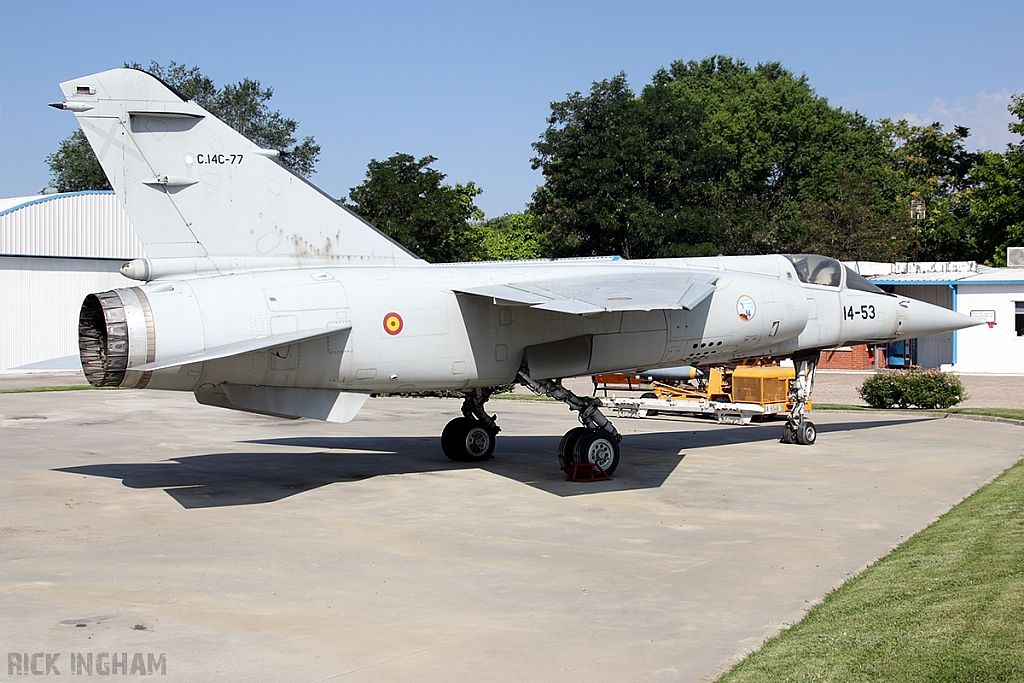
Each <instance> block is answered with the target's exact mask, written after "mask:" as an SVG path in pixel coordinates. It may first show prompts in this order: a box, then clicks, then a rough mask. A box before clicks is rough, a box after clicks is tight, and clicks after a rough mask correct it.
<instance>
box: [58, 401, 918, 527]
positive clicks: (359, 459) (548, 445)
mask: <svg viewBox="0 0 1024 683" xmlns="http://www.w3.org/2000/svg"><path fill="white" fill-rule="evenodd" d="M922 419H928V418H917V419H902V420H878V421H858V422H841V423H831V424H821V425H818V432H819V434H829V433H835V432H842V431H853V430H863V429H872V428H874V427H881V426H894V425H899V424H907V423H912V422H919V421H921V420H922ZM675 424H679V423H675ZM781 429H782V426H781V423H773V424H764V425H748V426H745V427H734V426H724V425H723V426H722V427H721V428H719V429H697V430H695V431H686V430H680V431H675V430H673V431H666V432H653V433H647V434H630V435H629V436H628V438H627V439H626V440H625V441H624V444H625V446H624V448H623V453H622V461H621V464H620V465H619V470H618V472H617V473H616V475H615V477H614V478H613V479H612V480H611V481H604V482H588V483H579V482H567V481H565V476H564V474H563V473H562V472H561V471H560V470H559V469H558V466H557V461H556V458H555V453H556V451H557V449H558V443H559V441H560V439H561V437H558V436H504V437H501V436H499V437H498V447H497V449H496V453H495V458H494V459H492V460H488V461H486V462H483V463H455V462H451V461H450V460H448V459H447V458H445V456H444V455H443V454H442V453H441V449H440V445H439V444H438V439H437V438H427V437H344V436H341V437H286V438H275V439H257V440H253V441H246V442H244V443H250V444H261V445H267V446H275V447H278V448H280V447H286V448H287V447H291V448H303V449H309V448H314V449H322V450H319V451H318V452H315V453H309V452H304V453H294V452H292V453H290V452H287V451H284V452H282V451H281V450H278V448H275V450H273V451H252V452H228V453H210V454H206V455H191V456H184V457H180V458H173V459H171V460H165V461H162V462H144V463H110V464H95V465H82V466H76V467H61V468H56V471H59V472H70V473H74V474H83V475H88V476H96V477H108V478H112V479H120V480H121V482H122V483H123V484H124V485H125V486H127V487H129V488H134V489H157V488H159V489H164V490H165V491H166V492H167V494H168V495H170V496H171V497H172V498H174V499H175V500H176V501H177V502H178V503H179V504H180V505H181V506H182V507H184V508H189V509H191V508H210V507H224V506H231V505H254V504H258V503H269V502H273V501H277V500H281V499H284V498H288V497H289V496H294V495H296V494H298V493H303V492H305V491H311V490H313V489H316V488H319V487H321V486H327V485H328V484H336V483H344V482H354V481H362V480H365V479H370V478H373V477H379V476H384V475H388V474H414V473H419V472H439V471H450V470H461V469H479V470H485V471H487V472H491V473H493V474H496V475H499V476H502V477H506V478H508V479H511V480H514V481H518V482H521V483H523V484H526V485H528V486H532V487H534V488H536V489H540V490H542V491H546V492H548V493H551V494H553V495H557V496H576V495H585V494H588V493H602V492H608V491H626V490H633V489H645V488H657V487H659V486H661V485H662V484H663V483H664V482H665V480H666V479H667V478H668V476H669V475H670V474H671V473H672V471H673V470H674V469H675V468H676V466H677V465H678V464H679V463H680V462H681V461H682V460H683V458H684V457H685V454H684V453H682V450H683V449H685V450H686V451H693V450H696V449H701V448H709V447H713V446H729V445H739V444H746V443H754V442H759V441H775V440H777V439H778V438H779V436H780V433H781ZM787 448H799V446H787ZM339 451H344V452H339Z"/></svg>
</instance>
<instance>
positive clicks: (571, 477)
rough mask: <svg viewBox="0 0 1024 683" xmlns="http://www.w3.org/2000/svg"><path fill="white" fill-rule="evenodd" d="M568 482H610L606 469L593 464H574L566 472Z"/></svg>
mask: <svg viewBox="0 0 1024 683" xmlns="http://www.w3.org/2000/svg"><path fill="white" fill-rule="evenodd" d="M565 475H566V476H565V480H566V481H610V480H611V477H610V476H608V473H607V472H605V471H604V469H603V468H602V467H601V466H600V465H597V464H595V463H592V462H574V463H572V464H571V465H569V469H568V470H566V472H565Z"/></svg>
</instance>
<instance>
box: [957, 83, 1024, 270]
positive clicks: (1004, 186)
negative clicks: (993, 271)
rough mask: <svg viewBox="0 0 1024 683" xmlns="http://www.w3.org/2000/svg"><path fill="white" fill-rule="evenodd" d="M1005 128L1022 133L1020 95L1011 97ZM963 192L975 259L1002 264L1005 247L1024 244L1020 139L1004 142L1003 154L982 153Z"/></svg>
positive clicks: (1023, 153)
mask: <svg viewBox="0 0 1024 683" xmlns="http://www.w3.org/2000/svg"><path fill="white" fill-rule="evenodd" d="M1009 110H1010V113H1012V114H1013V115H1014V116H1015V117H1016V118H1017V120H1016V122H1013V123H1010V125H1009V129H1010V131H1011V132H1013V133H1016V134H1017V135H1024V95H1017V96H1015V97H1014V98H1013V100H1012V102H1011V104H1010V106H1009ZM973 176H974V183H975V184H974V187H973V188H971V189H970V190H968V191H967V193H966V195H967V197H966V202H967V204H969V206H970V223H971V225H972V226H973V228H974V230H975V234H976V240H977V244H978V253H979V258H978V260H985V261H988V262H989V263H990V264H992V265H995V266H1005V265H1006V248H1007V247H1017V246H1024V142H1018V143H1016V144H1010V145H1007V147H1006V151H1005V152H1004V153H1003V154H996V153H994V152H983V153H982V154H981V156H980V159H979V160H978V163H977V164H976V166H975V168H974V171H973Z"/></svg>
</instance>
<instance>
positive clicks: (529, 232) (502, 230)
mask: <svg viewBox="0 0 1024 683" xmlns="http://www.w3.org/2000/svg"><path fill="white" fill-rule="evenodd" d="M535 221H536V218H535V217H534V216H533V215H532V214H529V213H511V214H505V215H504V216H498V217H497V218H492V219H490V220H488V221H484V222H483V223H480V224H479V225H478V226H477V229H478V230H479V232H480V244H481V246H482V247H483V251H484V258H485V259H487V260H488V261H512V260H517V259H537V258H544V257H545V256H547V255H548V254H549V253H550V246H549V245H548V244H547V243H546V241H545V240H544V238H543V236H542V235H541V234H540V233H538V232H537V231H536V230H535V229H534V227H533V225H534V223H535Z"/></svg>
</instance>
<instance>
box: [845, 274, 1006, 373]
mask: <svg viewBox="0 0 1024 683" xmlns="http://www.w3.org/2000/svg"><path fill="white" fill-rule="evenodd" d="M857 265H858V266H859V268H860V269H863V270H864V271H866V272H865V273H862V274H864V275H865V276H866V277H869V278H870V279H871V281H872V282H874V283H875V284H876V285H879V286H881V287H883V288H885V289H891V290H892V291H894V292H895V293H897V294H902V295H904V296H909V297H912V298H914V299H920V300H921V301H926V302H928V303H931V304H935V305H937V306H943V307H945V308H949V309H952V310H954V311H958V312H960V313H963V314H964V315H969V316H971V317H972V318H977V319H978V320H981V321H983V322H985V323H987V324H986V325H978V326H975V327H971V328H968V329H966V330H958V331H956V332H948V333H946V334H937V335H934V336H931V337H924V338H922V339H919V340H917V341H916V342H914V343H912V344H910V346H909V348H906V349H905V350H904V352H905V357H906V359H907V361H908V362H912V363H913V364H914V365H921V366H923V367H926V368H942V369H944V370H953V371H955V372H963V373H993V374H1024V268H989V267H987V266H980V265H977V264H975V263H974V262H972V261H960V262H951V263H896V264H864V263H861V264H857ZM879 266H881V267H884V268H886V269H889V272H888V273H879V272H877V271H878V270H879V269H880V268H879ZM872 271H874V272H872ZM892 356H893V346H892V345H890V360H891V359H892ZM890 366H892V363H890Z"/></svg>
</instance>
